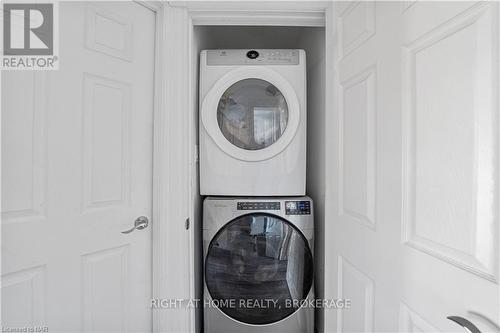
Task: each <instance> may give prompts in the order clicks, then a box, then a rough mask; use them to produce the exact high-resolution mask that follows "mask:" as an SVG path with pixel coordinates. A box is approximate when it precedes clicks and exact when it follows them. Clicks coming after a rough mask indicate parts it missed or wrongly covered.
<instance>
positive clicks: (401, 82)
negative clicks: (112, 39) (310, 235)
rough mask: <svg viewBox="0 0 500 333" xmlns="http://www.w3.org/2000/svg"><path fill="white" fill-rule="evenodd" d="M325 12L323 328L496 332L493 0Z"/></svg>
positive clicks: (366, 5) (497, 36)
mask: <svg viewBox="0 0 500 333" xmlns="http://www.w3.org/2000/svg"><path fill="white" fill-rule="evenodd" d="M335 10H336V13H335V15H334V17H335V20H336V22H334V26H329V28H330V30H329V31H328V36H329V38H331V39H332V40H336V43H334V44H336V45H335V50H334V51H335V52H336V54H337V61H336V66H337V71H336V75H337V77H336V78H335V81H336V87H335V89H336V91H335V96H336V97H335V102H336V108H337V112H336V113H331V114H329V117H330V119H329V121H328V127H327V128H328V133H329V134H330V136H329V137H328V142H327V147H331V149H330V150H328V167H327V170H331V171H332V173H331V177H330V180H329V182H328V184H327V193H326V196H327V197H326V202H327V203H328V205H329V206H327V207H328V209H327V210H326V213H327V216H326V222H327V223H326V228H327V242H326V243H327V250H326V263H327V267H326V270H327V277H326V282H325V289H326V291H325V292H326V297H329V298H337V297H341V298H349V299H351V302H352V307H351V308H350V309H345V310H342V311H336V310H327V313H326V331H328V332H464V329H463V328H461V327H460V326H458V325H457V324H456V323H453V322H452V321H450V320H448V319H447V318H446V317H447V316H460V317H463V318H466V319H467V320H469V321H471V322H472V323H474V324H475V325H476V326H477V327H478V328H479V329H480V330H481V331H482V332H492V331H498V330H499V328H498V326H497V325H498V324H499V323H500V320H499V314H500V305H499V297H500V294H499V285H498V281H499V280H498V279H499V276H498V265H499V260H500V254H499V247H498V243H499V242H498V241H499V210H500V207H499V202H500V201H499V199H500V198H499V180H500V177H499V176H500V174H499V157H500V152H499V128H500V126H499V105H498V95H499V86H498V80H499V54H498V50H499V49H498V47H499V41H500V33H499V18H498V17H499V4H498V3H495V2H483V3H472V2H424V1H422V2H420V1H405V2H377V3H373V2H356V3H338V4H336V6H335ZM495 326H496V327H495Z"/></svg>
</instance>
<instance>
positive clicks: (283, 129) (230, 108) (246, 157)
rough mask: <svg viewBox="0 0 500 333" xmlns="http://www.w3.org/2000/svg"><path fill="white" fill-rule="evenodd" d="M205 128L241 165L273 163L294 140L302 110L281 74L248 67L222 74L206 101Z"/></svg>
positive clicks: (203, 114)
mask: <svg viewBox="0 0 500 333" xmlns="http://www.w3.org/2000/svg"><path fill="white" fill-rule="evenodd" d="M201 117H202V122H203V126H204V127H205V129H206V130H207V132H208V133H209V135H210V137H211V138H212V139H213V140H214V142H215V143H216V144H217V145H218V146H219V148H220V149H222V150H223V151H224V152H225V153H227V154H229V155H230V156H232V157H234V158H237V159H240V160H243V161H261V160H266V159H269V158H271V157H273V156H275V155H276V154H279V153H280V152H281V151H283V150H284V149H285V148H286V147H287V146H288V145H289V144H290V142H291V141H292V139H293V137H294V136H295V133H296V132H297V129H298V126H299V121H300V108H299V102H298V99H297V96H296V93H295V91H294V89H293V88H292V86H291V85H290V84H289V83H288V82H287V81H286V80H285V79H284V78H283V77H281V76H280V75H279V74H278V73H276V72H275V71H272V70H270V69H267V68H262V67H244V68H239V69H236V70H233V71H231V72H229V73H227V74H226V75H224V76H223V77H222V78H221V79H220V80H219V81H217V83H216V84H215V85H214V86H213V88H212V89H211V90H210V91H209V93H208V94H207V96H206V97H205V99H204V101H203V104H202V110H201Z"/></svg>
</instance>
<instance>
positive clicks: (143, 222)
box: [122, 216, 149, 234]
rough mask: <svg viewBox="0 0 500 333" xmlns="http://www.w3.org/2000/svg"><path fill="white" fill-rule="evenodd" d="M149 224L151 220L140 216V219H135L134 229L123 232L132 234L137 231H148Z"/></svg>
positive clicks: (123, 232)
mask: <svg viewBox="0 0 500 333" xmlns="http://www.w3.org/2000/svg"><path fill="white" fill-rule="evenodd" d="M148 224H149V220H148V218H147V217H146V216H139V217H138V218H136V219H135V221H134V226H133V227H132V229H129V230H125V231H122V234H130V233H131V232H132V231H134V230H135V229H137V230H142V229H146V228H147V227H148Z"/></svg>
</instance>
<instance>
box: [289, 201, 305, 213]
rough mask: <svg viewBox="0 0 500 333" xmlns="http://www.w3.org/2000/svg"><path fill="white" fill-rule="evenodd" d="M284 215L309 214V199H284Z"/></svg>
mask: <svg viewBox="0 0 500 333" xmlns="http://www.w3.org/2000/svg"><path fill="white" fill-rule="evenodd" d="M285 210H286V211H285V213H286V215H309V214H311V202H310V201H286V202H285Z"/></svg>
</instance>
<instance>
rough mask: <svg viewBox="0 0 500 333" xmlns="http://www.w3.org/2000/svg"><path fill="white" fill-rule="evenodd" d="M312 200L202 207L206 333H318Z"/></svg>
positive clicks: (234, 201) (223, 201) (222, 201)
mask: <svg viewBox="0 0 500 333" xmlns="http://www.w3.org/2000/svg"><path fill="white" fill-rule="evenodd" d="M313 235H314V216H313V204H312V200H311V199H310V198H308V197H290V198H214V197H208V198H207V199H205V201H204V203H203V243H204V245H203V254H204V331H205V333H223V332H228V333H229V332H231V333H232V332H238V333H280V332H286V333H312V332H314V308H312V307H311V306H310V303H309V304H308V302H313V301H314V291H313V289H314V287H313Z"/></svg>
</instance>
